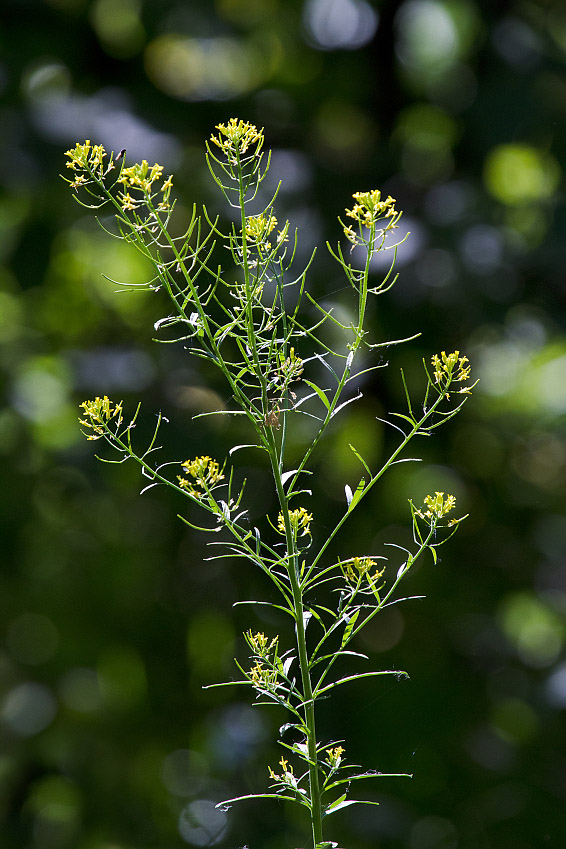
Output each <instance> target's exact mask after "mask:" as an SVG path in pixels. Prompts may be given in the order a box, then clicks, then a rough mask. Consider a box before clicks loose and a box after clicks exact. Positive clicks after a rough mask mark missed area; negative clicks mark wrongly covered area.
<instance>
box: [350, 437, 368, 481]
mask: <svg viewBox="0 0 566 849" xmlns="http://www.w3.org/2000/svg"><path fill="white" fill-rule="evenodd" d="M348 448H349V449H350V451H352V453H353V454H354V455H355V456H356V457H357V458H358V460H359V461H360V463H361V464H362V466H363V467H364V469H365V470H366V472H367V473H368V475H369V476H370V477H371V471H370V468H369V466H368V464H367V463H366V461H365V460H364V458H363V457H362V455H361V454H360V452H359V451H356V449H355V448H354V446H353V445H352V443H351V442H349V443H348Z"/></svg>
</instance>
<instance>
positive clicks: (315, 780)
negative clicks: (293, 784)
mask: <svg viewBox="0 0 566 849" xmlns="http://www.w3.org/2000/svg"><path fill="white" fill-rule="evenodd" d="M268 443H269V453H270V457H271V468H272V470H273V478H274V480H275V488H276V490H277V496H278V499H279V504H280V506H281V513H282V515H283V521H284V524H285V537H286V541H287V552H288V555H289V557H288V561H287V572H288V574H289V581H290V584H291V592H292V594H293V607H294V610H295V628H296V633H297V649H298V653H299V667H300V670H301V683H302V689H303V700H304V711H305V727H306V732H307V751H308V763H309V789H310V801H311V808H310V813H311V825H312V839H313V847H314V849H316V847H317V846H318V845H319V844H320V843H322V803H321V798H320V781H319V770H318V763H317V759H318V753H317V747H316V719H315V710H314V699H313V690H312V682H311V676H310V670H309V659H308V654H307V639H306V631H305V617H304V606H303V595H302V591H301V587H300V581H299V553H298V551H297V546H296V541H295V535H294V533H293V529H292V528H291V521H290V518H289V506H288V503H287V498H286V496H285V491H284V489H283V483H282V481H281V472H280V470H279V462H278V459H277V448H276V445H275V437H274V435H273V431H271V430H270V431H269V433H268Z"/></svg>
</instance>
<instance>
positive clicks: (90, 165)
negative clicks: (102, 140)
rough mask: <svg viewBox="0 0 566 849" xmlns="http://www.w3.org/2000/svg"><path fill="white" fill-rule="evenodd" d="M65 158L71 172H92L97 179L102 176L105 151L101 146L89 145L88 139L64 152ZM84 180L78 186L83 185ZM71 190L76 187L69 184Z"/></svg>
mask: <svg viewBox="0 0 566 849" xmlns="http://www.w3.org/2000/svg"><path fill="white" fill-rule="evenodd" d="M65 156H68V157H69V161H68V162H67V168H71V169H72V170H73V171H87V172H89V173H90V172H94V175H95V176H96V177H98V178H99V179H102V177H103V176H104V157H105V156H106V151H105V150H104V148H103V146H102V145H101V144H95V145H94V146H93V145H91V143H90V139H87V140H86V141H85V142H84V144H80V143H79V142H77V143H76V145H75V147H73V148H71V149H70V150H66V151H65ZM75 182H76V181H75ZM84 182H86V180H81V181H80V183H79V185H82V184H84ZM71 186H72V187H73V188H76V186H75V185H74V184H73V183H71Z"/></svg>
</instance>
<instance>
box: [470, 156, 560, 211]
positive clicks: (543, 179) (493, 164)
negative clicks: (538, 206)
mask: <svg viewBox="0 0 566 849" xmlns="http://www.w3.org/2000/svg"><path fill="white" fill-rule="evenodd" d="M559 180H560V168H559V166H558V163H557V162H556V160H555V159H554V157H553V156H551V154H549V153H543V152H541V151H538V150H536V148H534V147H531V146H530V145H526V144H503V145H499V146H498V147H495V148H493V150H491V151H490V153H489V155H488V157H487V159H486V163H485V169H484V181H485V185H486V188H487V190H488V191H489V192H490V194H492V195H493V197H495V198H496V199H497V200H499V201H501V203H504V204H506V205H508V206H515V205H519V204H524V203H530V202H533V201H543V200H547V199H548V198H550V197H552V195H553V194H554V192H555V191H556V189H557V187H558V183H559Z"/></svg>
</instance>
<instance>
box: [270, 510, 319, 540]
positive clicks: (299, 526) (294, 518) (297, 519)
mask: <svg viewBox="0 0 566 849" xmlns="http://www.w3.org/2000/svg"><path fill="white" fill-rule="evenodd" d="M289 520H290V522H291V529H292V531H293V534H294V535H295V537H297V536H298V535H299V531H302V534H301V536H308V535H309V534H310V532H311V522H312V515H311V514H310V513H307V511H306V510H305V508H304V507H298V508H297V509H296V510H290V511H289ZM277 529H278V530H279V532H280V533H282V534H284V533H285V520H284V519H283V513H280V514H279V516H278V517H277Z"/></svg>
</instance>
